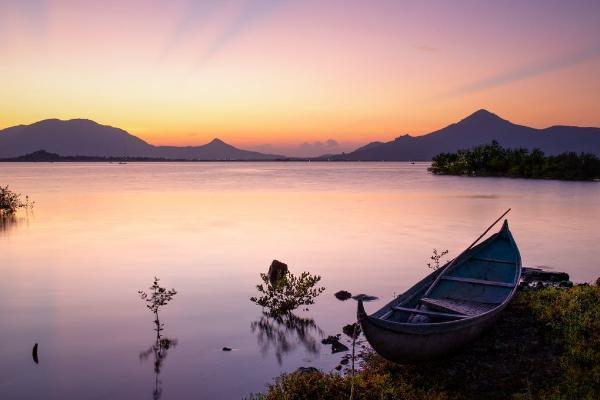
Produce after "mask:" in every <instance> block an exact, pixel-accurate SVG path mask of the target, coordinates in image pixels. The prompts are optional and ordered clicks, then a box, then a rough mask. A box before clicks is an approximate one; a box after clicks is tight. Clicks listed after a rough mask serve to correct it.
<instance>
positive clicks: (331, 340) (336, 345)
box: [321, 336, 350, 354]
mask: <svg viewBox="0 0 600 400" xmlns="http://www.w3.org/2000/svg"><path fill="white" fill-rule="evenodd" d="M321 343H323V344H330V345H331V354H334V353H339V352H340V351H348V350H350V349H349V348H348V346H346V345H345V344H343V343H341V342H340V338H339V337H337V336H329V337H328V338H327V339H323V340H321Z"/></svg>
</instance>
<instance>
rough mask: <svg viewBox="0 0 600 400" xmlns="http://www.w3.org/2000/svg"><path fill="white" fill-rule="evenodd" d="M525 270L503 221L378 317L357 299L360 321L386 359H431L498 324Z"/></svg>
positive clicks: (408, 360) (403, 360) (385, 307)
mask: <svg viewBox="0 0 600 400" xmlns="http://www.w3.org/2000/svg"><path fill="white" fill-rule="evenodd" d="M490 228H491V227H490ZM490 228H488V230H489V229H490ZM486 232H487V231H486ZM484 234H485V233H484ZM482 236H483V235H482ZM521 267H522V266H521V255H520V254H519V249H518V247H517V244H516V243H515V240H514V239H513V236H512V234H511V232H510V230H509V228H508V222H507V221H506V220H505V221H504V224H503V226H502V228H501V229H500V230H499V231H498V232H497V233H495V234H493V235H491V236H490V237H489V238H488V239H487V240H485V241H483V242H481V243H480V244H478V245H476V246H474V247H471V248H469V249H467V250H466V251H465V252H463V253H462V254H460V255H459V256H458V257H457V258H456V259H454V260H452V261H451V262H449V263H447V264H446V265H445V266H443V267H442V268H440V269H438V270H436V271H434V272H433V273H431V274H430V275H428V276H427V277H425V278H424V279H423V280H421V281H420V282H418V283H417V284H416V285H415V286H413V287H412V288H410V289H409V290H408V291H406V292H405V293H403V294H402V295H400V296H398V297H396V298H395V299H394V300H392V301H391V302H389V303H388V304H386V305H385V306H384V307H383V308H381V309H380V310H379V311H377V312H375V313H374V314H372V315H367V313H366V312H365V308H364V305H363V302H362V301H361V300H359V302H358V313H357V314H358V320H359V322H360V324H361V326H362V329H363V332H364V334H365V337H366V338H367V340H368V342H369V343H370V344H371V346H372V347H373V348H374V349H375V351H376V352H377V353H379V354H380V355H381V356H383V357H384V358H386V359H388V360H391V361H394V362H399V363H406V362H419V361H425V360H430V359H433V358H436V357H439V356H442V355H445V354H448V353H450V352H452V351H455V350H456V349H458V348H460V347H461V346H463V345H465V344H467V343H469V342H470V341H471V340H473V339H474V338H475V337H476V336H477V335H479V334H480V333H481V332H483V331H484V330H485V329H487V328H489V327H490V326H491V325H492V324H493V323H494V321H495V320H496V319H497V318H498V316H499V314H500V312H501V311H502V310H503V309H504V308H505V307H506V305H507V304H508V303H509V302H510V300H511V299H512V297H513V296H514V294H515V292H516V290H517V286H518V284H519V279H520V277H521Z"/></svg>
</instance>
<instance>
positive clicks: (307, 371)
mask: <svg viewBox="0 0 600 400" xmlns="http://www.w3.org/2000/svg"><path fill="white" fill-rule="evenodd" d="M318 372H319V370H318V369H316V368H315V367H300V368H298V369H297V370H296V373H297V374H314V373H318Z"/></svg>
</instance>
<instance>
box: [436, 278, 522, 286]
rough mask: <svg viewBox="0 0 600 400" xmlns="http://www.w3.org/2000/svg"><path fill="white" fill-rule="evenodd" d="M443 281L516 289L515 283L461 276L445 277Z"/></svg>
mask: <svg viewBox="0 0 600 400" xmlns="http://www.w3.org/2000/svg"><path fill="white" fill-rule="evenodd" d="M442 279H443V280H446V281H456V282H465V283H474V284H476V285H489V286H502V287H507V288H513V287H515V284H514V283H507V282H498V281H488V280H485V279H474V278H463V277H461V276H450V275H445V276H442Z"/></svg>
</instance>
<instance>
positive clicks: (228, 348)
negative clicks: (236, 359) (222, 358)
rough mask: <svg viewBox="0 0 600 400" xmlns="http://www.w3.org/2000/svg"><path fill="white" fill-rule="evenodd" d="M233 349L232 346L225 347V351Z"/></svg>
mask: <svg viewBox="0 0 600 400" xmlns="http://www.w3.org/2000/svg"><path fill="white" fill-rule="evenodd" d="M231 350H233V349H232V348H231V347H223V351H231Z"/></svg>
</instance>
